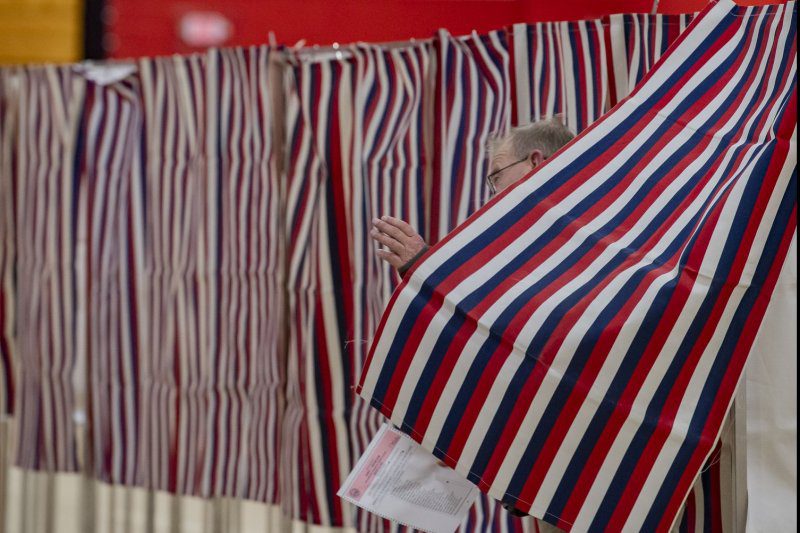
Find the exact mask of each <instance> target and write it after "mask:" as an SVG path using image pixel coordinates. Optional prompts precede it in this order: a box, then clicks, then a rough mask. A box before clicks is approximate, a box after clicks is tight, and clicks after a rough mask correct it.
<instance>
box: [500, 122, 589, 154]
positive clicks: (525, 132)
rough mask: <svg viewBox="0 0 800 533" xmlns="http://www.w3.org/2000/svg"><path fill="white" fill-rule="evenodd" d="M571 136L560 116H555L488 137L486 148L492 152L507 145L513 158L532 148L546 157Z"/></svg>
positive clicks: (528, 151) (569, 139)
mask: <svg viewBox="0 0 800 533" xmlns="http://www.w3.org/2000/svg"><path fill="white" fill-rule="evenodd" d="M573 137H575V135H573V133H572V132H571V131H569V130H568V129H567V127H566V126H565V125H564V123H563V122H561V120H560V117H559V116H555V117H552V118H549V119H545V120H538V121H536V122H532V123H530V124H525V125H524V126H517V127H516V128H512V129H511V131H510V132H508V135H505V136H503V137H495V138H493V139H490V140H489V144H488V148H489V153H491V154H494V153H497V151H498V150H499V149H501V148H502V147H503V146H508V148H509V149H510V150H511V155H512V156H513V157H515V158H517V157H519V158H522V157H526V156H528V155H530V154H531V153H533V151H534V150H539V151H541V152H542V155H543V156H544V157H545V158H548V157H550V156H551V155H553V154H554V153H556V152H557V151H558V150H559V149H561V147H562V146H564V145H565V144H567V143H568V142H569V141H571V140H572V139H573ZM506 143H508V144H507V145H506Z"/></svg>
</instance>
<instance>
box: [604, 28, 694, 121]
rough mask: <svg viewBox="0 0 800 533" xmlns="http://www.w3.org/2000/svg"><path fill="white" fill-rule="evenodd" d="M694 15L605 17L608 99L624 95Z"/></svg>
mask: <svg viewBox="0 0 800 533" xmlns="http://www.w3.org/2000/svg"><path fill="white" fill-rule="evenodd" d="M692 17H693V15H689V14H684V15H663V14H661V13H658V14H645V13H636V14H623V15H611V16H609V17H607V18H606V19H604V24H605V25H606V26H607V30H606V32H607V33H606V34H607V40H606V41H607V44H606V48H607V50H608V58H609V59H610V65H611V67H610V69H609V70H610V72H609V75H610V76H609V77H610V82H609V87H608V89H609V103H610V105H611V106H614V105H616V104H617V102H619V101H620V100H622V99H624V98H625V97H627V96H628V95H629V94H630V93H631V91H633V89H634V88H635V87H636V85H637V84H638V83H639V82H640V81H641V80H642V78H643V77H644V75H645V74H647V72H648V71H649V70H650V69H651V68H652V67H653V65H655V64H656V62H657V61H658V60H659V58H661V56H662V55H663V54H664V52H666V51H667V48H669V46H670V45H671V44H672V43H673V42H675V40H676V39H677V38H678V36H679V35H680V34H681V33H683V32H684V31H685V30H686V28H687V27H688V26H689V23H690V22H691V20H692Z"/></svg>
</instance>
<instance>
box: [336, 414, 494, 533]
mask: <svg viewBox="0 0 800 533" xmlns="http://www.w3.org/2000/svg"><path fill="white" fill-rule="evenodd" d="M337 494H338V496H340V497H341V498H344V499H345V500H347V501H349V502H350V503H353V504H355V505H357V506H358V507H361V508H362V509H366V510H367V511H369V512H371V513H375V514H377V515H379V516H382V517H384V518H388V519H389V520H393V521H395V522H398V523H400V524H403V525H406V526H410V527H413V528H416V529H420V530H423V531H428V532H429V533H452V532H453V531H455V530H456V528H457V527H458V525H459V524H460V523H461V522H462V520H463V519H464V517H465V516H466V514H467V513H468V512H469V508H470V507H471V506H472V504H473V503H474V502H475V499H476V498H477V497H478V488H477V487H476V486H475V485H473V484H472V483H470V482H469V481H467V480H466V479H464V478H463V477H462V476H461V475H460V474H458V473H456V472H455V471H454V470H453V469H451V468H448V467H447V466H443V465H440V464H439V462H438V461H437V460H436V457H434V456H433V455H432V454H431V453H430V452H428V451H426V450H424V449H423V448H422V447H420V446H419V445H418V444H417V443H416V442H414V441H413V440H412V439H411V438H409V437H408V436H406V435H405V434H403V433H401V432H399V431H397V430H396V429H394V428H393V427H391V426H389V425H388V424H384V425H383V427H381V429H380V430H379V431H378V433H377V435H375V438H374V439H372V442H370V444H369V446H368V447H367V450H366V451H365V452H364V455H362V456H361V458H360V459H359V460H358V463H357V464H356V467H355V468H354V469H353V471H352V472H350V475H349V476H347V480H345V482H344V485H342V488H340V489H339V492H338V493H337Z"/></svg>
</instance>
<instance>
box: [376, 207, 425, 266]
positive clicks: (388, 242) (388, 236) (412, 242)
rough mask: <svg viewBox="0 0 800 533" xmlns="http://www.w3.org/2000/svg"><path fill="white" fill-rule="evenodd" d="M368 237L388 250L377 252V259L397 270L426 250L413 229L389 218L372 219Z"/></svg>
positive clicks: (420, 237)
mask: <svg viewBox="0 0 800 533" xmlns="http://www.w3.org/2000/svg"><path fill="white" fill-rule="evenodd" d="M370 237H372V238H373V239H375V240H376V241H377V242H378V243H380V244H382V245H383V246H385V247H386V248H388V250H378V257H380V258H381V259H383V260H384V261H386V262H387V263H389V264H390V265H392V266H393V267H394V268H396V269H398V270H399V269H400V268H402V267H403V266H404V265H406V264H407V263H408V262H409V261H411V260H412V259H414V258H415V257H416V256H417V254H419V253H420V252H421V251H423V250H424V249H425V248H427V245H426V244H425V240H424V239H423V238H422V236H420V235H419V233H417V232H416V230H415V229H414V228H412V227H411V226H410V225H409V224H408V223H407V222H404V221H402V220H400V219H399V218H394V217H390V216H383V217H381V218H380V219H378V218H373V219H372V231H370Z"/></svg>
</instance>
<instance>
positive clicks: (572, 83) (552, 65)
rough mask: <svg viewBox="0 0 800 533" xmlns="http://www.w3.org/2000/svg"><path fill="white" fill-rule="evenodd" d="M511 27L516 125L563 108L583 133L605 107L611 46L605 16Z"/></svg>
mask: <svg viewBox="0 0 800 533" xmlns="http://www.w3.org/2000/svg"><path fill="white" fill-rule="evenodd" d="M511 33H512V43H513V49H512V59H513V65H512V66H511V72H512V76H513V85H512V87H513V95H512V102H513V105H514V113H513V124H514V125H515V126H518V125H524V124H527V123H529V122H534V121H536V120H540V119H544V118H549V117H552V116H554V115H557V114H561V115H563V116H564V121H565V124H566V126H567V127H568V128H569V129H570V130H571V131H572V132H573V133H579V132H581V131H583V130H584V129H585V128H586V127H587V126H588V125H589V124H591V123H592V122H594V121H595V120H597V119H598V118H600V116H601V115H602V114H603V113H605V112H606V109H607V98H608V59H607V53H608V51H607V43H606V30H605V26H604V25H603V23H602V21H601V20H600V19H596V20H581V21H575V22H537V23H536V24H515V25H514V26H513V28H512V32H511Z"/></svg>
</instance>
